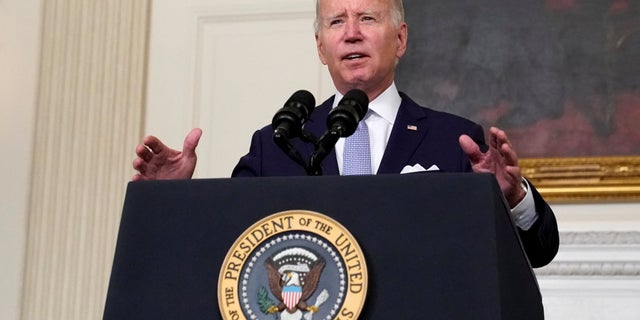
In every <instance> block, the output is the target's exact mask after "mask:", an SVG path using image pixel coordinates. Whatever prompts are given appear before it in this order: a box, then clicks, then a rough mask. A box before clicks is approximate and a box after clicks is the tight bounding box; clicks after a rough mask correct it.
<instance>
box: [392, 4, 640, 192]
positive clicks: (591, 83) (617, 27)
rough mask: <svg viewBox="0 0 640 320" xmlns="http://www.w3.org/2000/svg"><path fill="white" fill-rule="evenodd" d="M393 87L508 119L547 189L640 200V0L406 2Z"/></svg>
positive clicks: (490, 118) (461, 110)
mask: <svg viewBox="0 0 640 320" xmlns="http://www.w3.org/2000/svg"><path fill="white" fill-rule="evenodd" d="M404 4H405V11H406V15H407V16H406V21H407V23H408V25H409V43H408V49H407V53H406V54H405V56H404V57H403V58H402V59H401V61H400V63H399V65H398V72H397V80H396V82H397V85H398V88H399V90H401V91H405V92H407V93H408V94H409V95H410V96H411V97H412V98H413V99H415V100H416V101H418V102H419V103H421V104H423V105H425V106H429V107H431V108H433V109H437V110H443V111H447V112H450V113H454V114H458V115H461V116H463V117H466V118H469V119H471V120H474V121H476V122H477V123H479V124H481V125H483V127H485V128H487V127H489V126H496V127H500V128H501V129H504V130H505V131H506V132H507V134H508V136H509V138H510V139H511V141H512V143H513V145H514V147H515V149H516V151H517V152H518V155H519V157H520V159H521V160H520V166H521V168H522V169H523V175H524V176H525V177H527V178H528V179H529V180H530V181H532V182H533V183H534V184H535V185H536V187H537V188H538V189H539V190H540V191H541V193H542V194H543V195H544V196H545V198H546V199H547V200H549V201H553V202H567V201H637V200H640V123H639V122H640V0H596V1H592V0H546V1H540V0H539V1H509V0H485V1H436V0H426V1H425V0H405V1H404Z"/></svg>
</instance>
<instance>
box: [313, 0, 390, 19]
mask: <svg viewBox="0 0 640 320" xmlns="http://www.w3.org/2000/svg"><path fill="white" fill-rule="evenodd" d="M318 1H319V2H320V5H319V6H318V9H319V10H320V12H319V14H320V15H321V16H333V15H339V14H343V13H345V12H355V13H362V12H385V11H388V10H389V9H390V7H391V2H390V1H391V0H318Z"/></svg>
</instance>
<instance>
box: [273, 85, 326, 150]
mask: <svg viewBox="0 0 640 320" xmlns="http://www.w3.org/2000/svg"><path fill="white" fill-rule="evenodd" d="M315 106H316V99H315V98H314V97H313V95H312V94H311V92H309V91H306V90H298V91H296V92H295V93H294V94H293V95H292V96H291V98H289V100H287V102H285V103H284V106H283V107H282V108H280V110H278V112H276V114H275V115H274V116H273V119H272V121H271V127H272V128H273V138H274V139H288V138H294V137H297V136H299V135H300V134H301V132H302V125H303V124H304V123H305V122H306V121H307V120H309V116H311V112H313V109H314V108H315Z"/></svg>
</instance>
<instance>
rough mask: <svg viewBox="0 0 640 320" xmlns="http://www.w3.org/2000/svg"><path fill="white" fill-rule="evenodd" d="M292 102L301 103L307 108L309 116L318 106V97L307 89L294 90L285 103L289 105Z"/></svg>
mask: <svg viewBox="0 0 640 320" xmlns="http://www.w3.org/2000/svg"><path fill="white" fill-rule="evenodd" d="M292 102H293V103H299V104H301V105H302V106H303V107H304V108H305V111H306V115H307V117H308V116H309V115H310V114H311V112H313V109H314V108H315V107H316V99H315V98H314V97H313V94H311V92H309V91H307V90H298V91H296V92H294V93H293V95H291V98H289V100H287V102H286V103H285V105H289V104H290V103H292Z"/></svg>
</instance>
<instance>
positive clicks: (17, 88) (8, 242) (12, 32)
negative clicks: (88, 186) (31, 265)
mask: <svg viewBox="0 0 640 320" xmlns="http://www.w3.org/2000/svg"><path fill="white" fill-rule="evenodd" d="M40 21H41V0H0V150H1V151H0V152H1V154H2V155H1V157H2V158H1V159H2V160H0V310H1V311H0V312H1V314H2V316H1V317H2V318H3V319H18V316H19V313H20V297H21V289H22V274H23V267H24V254H25V241H26V220H27V208H28V204H27V203H28V191H29V182H30V170H31V155H32V150H33V146H32V144H33V129H34V128H33V119H34V112H35V96H36V84H37V74H38V65H39V64H38V59H39V57H38V56H39V53H40V52H39V45H40Z"/></svg>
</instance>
